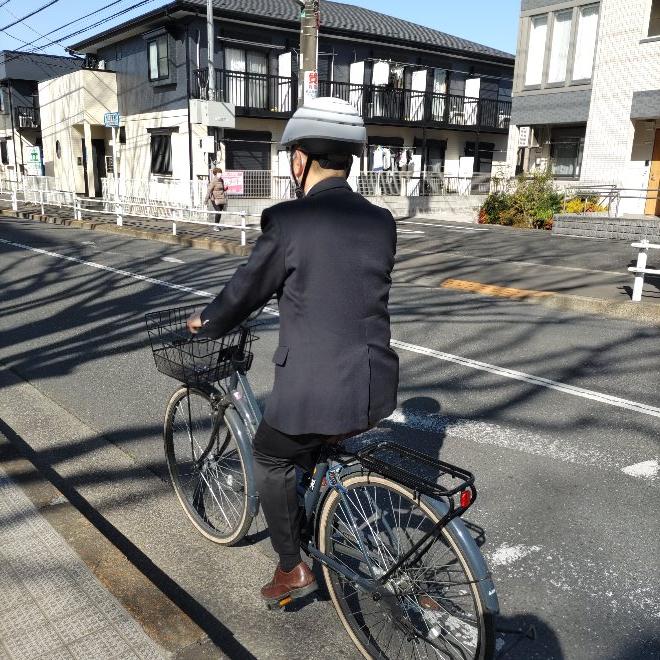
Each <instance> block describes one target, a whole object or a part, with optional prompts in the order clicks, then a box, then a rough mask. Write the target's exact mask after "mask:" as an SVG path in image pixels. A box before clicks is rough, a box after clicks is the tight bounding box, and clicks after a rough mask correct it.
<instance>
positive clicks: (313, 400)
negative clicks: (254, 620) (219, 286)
mask: <svg viewBox="0 0 660 660" xmlns="http://www.w3.org/2000/svg"><path fill="white" fill-rule="evenodd" d="M365 143H366V130H365V127H364V122H363V120H362V117H361V116H360V115H359V114H358V112H357V111H356V110H355V109H354V108H353V106H351V105H350V104H349V103H347V102H345V101H342V100H340V99H334V98H318V99H314V100H313V101H310V102H308V103H307V104H306V105H305V106H303V107H301V108H299V109H298V110H297V111H296V113H295V114H294V115H293V117H292V118H291V120H290V121H289V123H288V124H287V126H286V128H285V130H284V134H283V137H282V145H283V146H285V147H286V148H287V150H288V152H289V158H290V165H291V176H292V178H293V181H294V183H295V185H296V194H297V197H298V199H296V200H290V201H286V202H283V203H280V204H277V205H275V206H273V207H271V208H269V209H266V210H265V211H264V212H263V215H262V218H261V229H262V235H261V236H260V238H259V239H258V240H257V242H256V243H255V246H254V249H253V251H252V254H251V256H250V258H249V260H248V261H247V263H246V264H245V265H243V266H241V267H239V268H238V269H237V271H236V273H235V274H234V276H233V277H232V279H231V281H230V282H229V283H228V284H227V285H226V286H225V288H224V289H223V290H222V292H221V293H220V294H219V295H218V296H217V297H216V298H215V300H213V302H211V303H210V304H209V305H208V306H207V307H206V308H205V309H204V310H203V311H202V313H201V314H200V315H199V316H195V317H192V318H191V319H189V321H188V328H189V329H190V331H191V332H198V331H199V330H201V329H203V332H204V334H205V335H207V336H210V337H220V336H222V335H223V334H225V333H227V332H229V331H230V330H232V329H233V328H234V327H236V326H237V325H238V324H239V323H241V322H242V321H243V320H245V319H246V318H247V317H248V316H249V314H250V313H252V312H253V311H255V310H256V309H259V307H261V306H262V305H264V304H265V303H266V302H267V301H268V300H269V299H270V298H271V296H272V295H273V294H277V298H278V302H279V312H280V335H279V346H278V348H277V350H276V351H275V355H274V357H273V362H274V364H275V382H274V386H273V391H272V392H271V394H270V397H269V398H268V402H267V405H266V409H265V412H264V419H263V421H262V423H261V425H260V426H259V429H258V430H257V434H256V437H255V440H254V459H255V477H256V481H257V489H258V491H259V496H260V501H261V505H262V507H263V511H264V515H265V517H266V522H267V523H268V528H269V531H270V536H271V541H272V544H273V548H274V549H275V551H276V552H277V554H278V555H279V564H278V566H277V568H276V570H275V574H274V576H273V579H272V580H271V582H269V583H268V584H267V585H265V586H264V587H263V588H262V590H261V594H262V597H263V598H264V600H266V601H267V602H269V603H271V602H277V601H280V600H282V599H284V598H287V597H291V598H292V599H296V598H301V597H303V596H305V595H307V594H309V593H311V592H312V591H314V590H315V589H316V588H317V584H316V580H315V578H314V575H313V573H312V572H311V571H310V569H309V568H308V566H307V565H306V564H305V563H304V562H303V561H302V558H301V556H300V526H301V523H302V520H303V515H302V512H301V510H300V509H299V504H298V495H297V489H296V483H297V480H296V465H298V466H300V467H302V468H303V469H305V470H307V471H310V470H311V469H312V468H313V466H314V464H315V462H316V459H317V456H318V453H319V451H320V449H321V448H322V447H323V445H324V444H325V443H328V442H336V441H338V440H340V439H342V438H344V437H346V436H348V435H352V434H356V433H359V432H362V431H364V430H366V429H368V428H370V427H372V426H374V425H375V424H376V423H377V422H378V421H379V420H380V419H382V418H383V417H386V416H388V415H389V414H390V413H391V412H392V411H393V410H394V408H395V407H396V394H397V386H398V357H397V355H396V353H395V352H394V351H393V350H392V349H391V348H390V318H389V313H388V301H389V293H390V286H391V283H392V280H391V272H392V268H393V266H394V256H395V252H396V226H395V222H394V218H393V217H392V214H391V213H390V212H389V211H387V210H385V209H382V208H379V207H377V206H375V205H373V204H371V203H370V202H368V201H367V200H366V199H364V198H363V197H362V196H361V195H358V194H356V193H354V192H353V191H352V190H351V188H350V186H349V185H348V183H347V181H346V179H347V177H348V175H349V173H350V170H351V166H352V164H353V158H354V156H358V157H359V156H361V155H362V153H363V150H364V145H365Z"/></svg>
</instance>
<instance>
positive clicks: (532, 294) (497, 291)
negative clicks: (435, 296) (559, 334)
mask: <svg viewBox="0 0 660 660" xmlns="http://www.w3.org/2000/svg"><path fill="white" fill-rule="evenodd" d="M440 288H442V289H455V290H457V291H469V292H470V293H480V294H482V295H484V296H496V297H498V298H548V297H550V296H552V295H553V294H552V293H551V292H550V291H534V290H532V289H514V288H512V287H508V286H497V285H496V284H482V283H481V282H472V281H471V280H452V279H449V280H445V281H444V282H443V283H442V284H441V285H440Z"/></svg>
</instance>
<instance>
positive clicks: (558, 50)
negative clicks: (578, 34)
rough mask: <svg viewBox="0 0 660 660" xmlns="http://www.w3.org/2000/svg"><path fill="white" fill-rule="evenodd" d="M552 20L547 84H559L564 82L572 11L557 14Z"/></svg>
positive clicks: (569, 43)
mask: <svg viewBox="0 0 660 660" xmlns="http://www.w3.org/2000/svg"><path fill="white" fill-rule="evenodd" d="M554 19H555V20H554V23H553V26H552V44H551V46H550V67H549V69H548V82H549V83H559V82H564V81H565V80H566V68H567V65H568V51H569V48H570V45H571V23H572V19H573V10H569V11H562V12H558V13H556V14H555V16H554Z"/></svg>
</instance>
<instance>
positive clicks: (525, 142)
mask: <svg viewBox="0 0 660 660" xmlns="http://www.w3.org/2000/svg"><path fill="white" fill-rule="evenodd" d="M530 130H531V129H530V127H529V126H521V127H520V128H519V129H518V146H519V147H529V138H530Z"/></svg>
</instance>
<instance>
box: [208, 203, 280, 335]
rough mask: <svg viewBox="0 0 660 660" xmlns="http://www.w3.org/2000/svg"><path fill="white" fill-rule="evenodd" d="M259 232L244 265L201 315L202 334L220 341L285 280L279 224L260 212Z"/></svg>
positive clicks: (264, 301)
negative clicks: (260, 232) (219, 338)
mask: <svg viewBox="0 0 660 660" xmlns="http://www.w3.org/2000/svg"><path fill="white" fill-rule="evenodd" d="M261 231H262V232H263V233H262V234H261V236H260V237H259V239H258V240H257V242H256V243H255V245H254V249H253V250H252V254H251V255H250V258H249V259H248V261H247V263H246V264H245V265H243V266H240V267H239V268H238V269H237V270H236V272H235V273H234V276H233V277H232V278H231V280H230V281H229V283H228V284H227V285H226V286H225V288H224V289H223V290H222V291H221V292H220V294H219V295H218V296H217V297H216V298H215V300H213V301H212V302H211V303H210V304H209V305H208V306H207V307H206V308H205V309H204V310H203V311H202V313H201V318H202V323H204V324H205V325H204V334H205V335H206V336H208V337H212V338H217V337H220V336H222V335H224V334H226V333H227V332H229V331H230V330H232V329H233V328H235V327H236V326H237V325H239V324H240V323H241V322H243V321H244V320H245V319H246V318H247V317H248V316H249V315H250V314H251V313H252V312H254V311H255V310H257V309H259V307H261V306H262V305H264V304H265V303H267V302H268V300H270V298H271V296H272V295H273V294H274V293H275V292H276V291H277V290H278V289H279V288H280V287H281V286H282V284H283V283H284V280H285V279H286V268H285V265H284V245H283V241H282V236H281V232H282V230H281V227H280V223H279V222H278V221H277V220H275V219H273V218H270V217H269V216H268V215H267V212H266V211H264V213H263V215H262V216H261Z"/></svg>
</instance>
